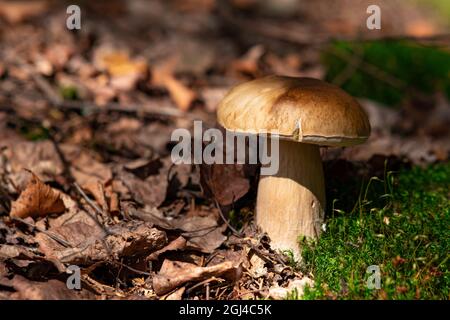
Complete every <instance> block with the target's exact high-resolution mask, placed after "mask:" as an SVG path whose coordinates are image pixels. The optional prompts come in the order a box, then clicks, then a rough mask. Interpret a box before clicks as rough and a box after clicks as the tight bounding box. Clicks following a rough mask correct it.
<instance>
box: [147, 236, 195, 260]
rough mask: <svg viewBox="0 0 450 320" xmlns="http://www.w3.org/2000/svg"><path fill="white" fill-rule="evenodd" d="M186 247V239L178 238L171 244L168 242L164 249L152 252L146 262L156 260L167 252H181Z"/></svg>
mask: <svg viewBox="0 0 450 320" xmlns="http://www.w3.org/2000/svg"><path fill="white" fill-rule="evenodd" d="M185 247H186V239H185V238H183V237H178V238H176V239H175V240H173V241H172V242H170V243H169V244H168V245H167V246H165V247H164V248H162V249H160V250H158V251H155V252H153V253H152V254H151V255H149V256H148V257H147V260H150V261H151V260H157V259H158V257H159V256H160V255H161V254H163V253H165V252H168V251H176V250H183V249H184V248H185Z"/></svg>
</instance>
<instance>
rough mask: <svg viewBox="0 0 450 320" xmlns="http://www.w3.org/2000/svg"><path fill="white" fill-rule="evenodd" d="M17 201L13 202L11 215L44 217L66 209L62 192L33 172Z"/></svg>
mask: <svg viewBox="0 0 450 320" xmlns="http://www.w3.org/2000/svg"><path fill="white" fill-rule="evenodd" d="M31 174H32V177H31V179H30V181H29V182H28V184H27V187H26V188H25V190H23V191H22V192H21V194H20V196H19V198H18V199H17V200H16V201H13V202H12V204H11V212H10V216H11V217H18V218H26V217H44V216H46V215H49V214H58V213H63V212H64V210H65V209H66V208H65V206H64V202H63V201H62V200H61V197H60V193H59V192H58V191H55V190H54V189H52V188H51V187H49V186H47V185H45V184H44V183H42V181H41V180H39V178H38V177H37V176H36V175H35V174H33V173H31Z"/></svg>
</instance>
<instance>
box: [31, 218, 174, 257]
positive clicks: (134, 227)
mask: <svg viewBox="0 0 450 320" xmlns="http://www.w3.org/2000/svg"><path fill="white" fill-rule="evenodd" d="M49 231H51V232H52V233H54V234H55V235H57V236H59V237H61V238H62V239H64V240H65V241H67V242H68V243H70V245H71V247H70V248H67V247H64V246H63V245H61V244H60V243H58V242H56V241H55V240H53V239H52V238H50V237H49V236H47V235H46V234H43V233H40V234H38V235H37V236H36V241H37V242H38V243H39V248H40V250H41V251H42V252H43V253H44V254H45V256H46V257H49V258H54V259H57V260H59V261H61V262H62V263H70V264H83V265H84V264H90V263H94V262H97V261H110V260H111V259H114V260H117V261H119V260H120V259H121V258H131V257H135V258H138V257H143V256H147V255H149V254H150V253H151V252H153V251H156V250H159V249H161V248H162V247H163V246H164V245H165V244H166V242H167V238H166V234H165V233H164V232H163V231H160V230H158V229H156V228H152V225H151V224H149V223H146V222H142V221H136V220H133V221H128V222H120V223H118V224H116V225H113V226H111V227H109V232H110V234H105V233H104V231H103V230H101V229H98V228H96V227H94V226H90V225H88V224H86V223H83V222H81V221H77V222H73V223H66V224H64V225H62V226H61V227H56V228H52V229H50V230H49Z"/></svg>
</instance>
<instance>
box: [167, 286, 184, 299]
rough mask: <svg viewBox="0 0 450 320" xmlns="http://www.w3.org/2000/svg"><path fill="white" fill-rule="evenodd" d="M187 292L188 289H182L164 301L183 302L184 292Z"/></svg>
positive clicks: (169, 295)
mask: <svg viewBox="0 0 450 320" xmlns="http://www.w3.org/2000/svg"><path fill="white" fill-rule="evenodd" d="M185 291H186V287H181V288H179V289H177V290H175V291H174V292H172V293H170V294H168V295H167V296H166V297H165V299H164V300H181V299H182V297H183V294H184V292H185Z"/></svg>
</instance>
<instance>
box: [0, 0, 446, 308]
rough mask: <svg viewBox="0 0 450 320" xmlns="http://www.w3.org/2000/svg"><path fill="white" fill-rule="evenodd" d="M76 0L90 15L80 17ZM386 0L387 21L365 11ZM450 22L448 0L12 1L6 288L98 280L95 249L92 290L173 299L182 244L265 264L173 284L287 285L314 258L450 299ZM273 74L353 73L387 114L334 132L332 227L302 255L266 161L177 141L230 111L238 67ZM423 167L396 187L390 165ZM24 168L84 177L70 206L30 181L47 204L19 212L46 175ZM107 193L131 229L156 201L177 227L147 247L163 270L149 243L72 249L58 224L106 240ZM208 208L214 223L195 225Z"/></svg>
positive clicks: (340, 82)
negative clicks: (279, 222)
mask: <svg viewBox="0 0 450 320" xmlns="http://www.w3.org/2000/svg"><path fill="white" fill-rule="evenodd" d="M74 4H75V5H78V6H79V8H80V10H81V12H80V13H81V25H80V27H81V28H80V29H79V30H68V28H67V27H66V21H67V19H68V18H69V17H70V14H68V13H67V12H66V10H67V8H68V6H70V5H74ZM373 4H376V5H378V6H379V8H380V9H381V29H379V30H369V29H368V28H367V24H366V22H367V19H368V18H369V17H370V15H371V13H367V8H368V7H369V6H370V5H373ZM449 24H450V1H448V0H378V1H373V0H340V1H334V0H315V1H308V0H229V1H221V0H172V1H162V0H161V1H156V0H155V1H152V0H128V1H119V0H108V1H106V0H105V1H103V0H97V1H87V0H86V1H81V0H80V1H75V0H74V1H61V0H58V1H56V0H17V1H13V0H0V299H3V298H14V297H16V298H17V297H19V298H27V299H42V298H57V299H60V298H63V299H67V298H80V296H76V294H78V293H74V292H73V291H70V290H66V287H65V284H64V283H63V282H61V281H59V280H61V278H64V275H65V273H64V263H66V265H67V263H78V261H84V262H86V261H88V262H86V265H85V266H86V267H87V268H86V269H85V270H86V272H85V274H86V275H87V278H83V279H84V280H83V284H84V285H86V286H88V287H89V288H90V290H91V291H92V292H94V293H95V295H94V296H92V295H91V296H89V295H88V296H84V297H83V298H93V297H96V298H99V297H102V298H104V297H111V296H113V297H116V298H117V297H122V298H123V297H125V298H136V297H140V298H142V297H146V298H149V299H155V298H166V296H165V295H156V294H155V292H154V291H153V289H154V287H152V285H151V281H152V277H153V276H154V275H155V273H158V274H159V272H160V268H162V267H161V265H162V263H163V261H169V260H168V258H172V259H174V260H177V261H184V262H186V263H187V262H189V263H190V265H189V267H193V268H200V270H203V269H202V268H204V267H205V266H209V265H216V264H218V263H221V262H223V261H233V262H235V261H237V260H238V258H239V259H241V258H240V257H241V256H244V257H245V259H246V260H245V259H244V260H245V261H246V262H245V263H246V264H245V266H246V268H247V269H246V270H247V271H248V272H247V273H245V275H244V276H243V277H242V278H241V279H240V280H239V281H238V282H236V285H235V286H234V287H233V286H230V285H228V284H227V283H226V282H225V283H223V284H222V282H220V283H215V282H214V284H213V283H212V282H211V287H209V282H208V283H207V282H205V283H203V282H202V283H199V284H198V285H197V284H195V285H193V286H191V285H189V286H187V289H186V286H182V287H181V288H180V289H179V290H178V289H177V291H176V292H174V295H173V296H172V298H178V299H181V298H182V297H183V298H192V297H200V298H201V299H208V298H210V297H211V298H213V299H230V298H235V299H238V298H239V299H241V298H242V299H246V298H248V299H250V298H266V297H268V296H270V297H272V298H285V296H286V294H287V293H289V292H290V290H291V289H292V288H293V287H292V286H291V285H292V283H294V282H293V281H294V280H295V281H297V282H296V285H297V286H298V288H300V289H301V290H303V287H304V286H305V284H304V283H305V282H301V280H303V279H304V276H308V277H311V278H314V277H315V278H314V279H315V281H316V283H318V285H317V288H318V289H317V291H316V292H315V293H313V294H310V296H309V297H310V298H326V299H328V298H332V299H335V298H344V299H347V298H357V299H361V298H377V299H388V298H408V299H422V298H425V299H427V298H430V299H431V298H437V299H448V297H449V291H448V290H449V287H450V286H449V284H448V279H449V277H448V263H446V261H448V246H449V243H450V242H449V240H448V239H449V238H448V236H449V235H448V219H449V217H450V215H449V212H450V211H449V201H448V199H449V194H448V185H449V180H450V170H449V166H448V158H449V155H450V105H449V101H450V51H449V45H450V25H449ZM270 74H279V75H289V76H298V77H314V78H319V79H323V80H325V81H328V82H331V83H334V84H335V85H337V86H340V87H341V88H343V89H344V90H346V91H347V92H348V93H350V94H351V95H353V96H355V97H357V98H358V100H359V101H360V102H361V104H362V106H363V107H364V109H365V110H366V112H367V114H368V116H369V119H370V122H371V125H372V134H371V136H370V138H369V140H368V141H367V142H366V143H364V144H362V145H359V146H356V147H353V148H346V149H339V148H334V149H333V148H331V149H323V150H321V152H322V156H323V159H324V167H325V176H326V181H327V198H328V203H327V205H328V208H327V220H326V228H328V229H327V230H329V231H327V232H325V233H324V236H323V237H322V238H321V240H320V243H319V246H318V247H317V248H318V249H316V251H314V250H313V249H312V251H305V252H306V253H305V261H306V262H307V264H306V266H307V268H305V269H302V270H299V269H298V268H297V267H296V266H295V263H291V264H289V261H288V260H286V259H287V258H286V257H285V256H283V257H280V256H277V255H275V253H274V252H272V251H270V248H269V245H268V240H267V239H266V238H264V237H261V236H260V235H258V234H257V232H256V231H255V228H254V225H253V223H252V221H253V207H254V201H255V195H256V183H257V178H258V170H257V169H258V167H257V166H228V165H212V166H205V165H202V166H199V167H191V166H188V165H180V166H176V167H174V166H172V163H171V159H170V151H171V149H172V147H173V145H174V143H173V142H171V141H170V135H171V133H172V131H173V130H174V129H177V128H187V129H192V124H193V120H194V119H200V120H203V126H204V128H207V127H213V126H216V116H215V111H216V107H217V105H218V103H219V101H220V100H221V99H222V97H223V96H224V94H225V93H226V92H227V91H228V90H229V89H230V88H231V87H232V86H234V85H236V84H238V83H241V82H244V81H248V80H251V79H254V78H258V77H262V76H265V75H270ZM429 165H436V167H430V169H424V171H420V170H421V169H417V167H422V168H428V166H429ZM405 168H406V169H407V171H406V173H402V175H401V176H400V178H399V180H395V181H397V182H396V184H395V188H394V190H395V192H394V191H392V185H393V181H394V180H392V179H391V177H392V176H390V175H388V174H387V173H388V172H391V171H397V170H403V169H405ZM411 168H414V169H411ZM23 169H28V170H31V171H32V172H33V173H34V174H35V175H36V177H38V178H39V179H40V181H42V182H43V183H45V184H46V185H45V186H51V187H52V188H53V189H52V190H53V192H57V195H58V194H61V195H63V196H65V197H63V198H64V199H65V200H64V201H65V204H64V206H63V207H62V209H63V210H62V212H61V210H59V211H60V212H59V213H60V214H61V213H62V214H61V215H60V216H57V217H55V216H54V215H48V213H49V212H42V205H41V203H42V201H47V200H46V199H49V196H48V193H49V192H50V191H48V190H47V189H42V188H44V187H42V188H41V189H40V191H39V190H38V191H39V192H34V193H32V192H31V191H33V190H31V191H28V192H29V193H31V194H33V195H37V196H36V197H35V198H33V199H35V200H36V199H37V200H36V201H37V207H36V206H35V205H36V203H32V204H29V203H28V204H23V203H22V204H23V208H22V209H23V210H22V211H21V216H22V218H24V219H28V220H26V221H25V222H23V221H19V222H18V221H17V220H14V219H11V217H10V216H11V212H12V211H13V207H14V203H17V202H20V201H19V200H18V199H21V198H19V196H20V195H21V194H22V193H21V191H23V190H24V189H25V188H31V187H30V184H27V182H26V181H27V179H28V181H29V172H27V171H24V170H23ZM410 169H411V170H410ZM402 172H403V171H402ZM373 177H375V178H377V179H378V180H376V181H377V182H376V183H373V184H372V185H371V189H369V185H368V184H370V183H371V182H373V181H374V180H373V179H372V178H373ZM396 177H397V176H396ZM398 181H400V182H399V183H398ZM74 183H77V185H78V186H80V187H81V189H83V190H84V192H86V194H87V195H86V194H82V193H80V191H79V190H81V189H78V188H76V187H75V184H74ZM377 183H378V184H377ZM374 185H375V186H374ZM399 185H400V186H399ZM39 186H43V184H40V185H39ZM398 186H399V187H398ZM397 187H398V189H396V188H397ZM25 190H28V189H25ZM42 190H47V191H46V192H47V193H45V194H44V196H43V195H42ZM55 190H56V191H55ZM364 190H365V195H364V198H362V194H363V191H364ZM50 194H51V192H50ZM366 196H368V198H367V199H366ZM89 197H90V198H89ZM50 198H51V197H50ZM369 198H370V199H369ZM372 198H373V199H372ZM87 199H92V200H91V201H90V202H89V201H87ZM22 200H23V199H22ZM335 200H336V201H335ZM39 201H41V202H39ZM67 201H69V202H67ZM93 202H95V203H96V204H97V206H98V207H97V208H96V209H95V210H94V209H93V208H95V206H94V205H92V203H93ZM16 206H17V204H16ZM99 208H100V209H99ZM16 209H17V208H16ZM59 209H61V204H60V206H59ZM92 210H94V211H96V210H97V211H98V210H100V211H101V213H102V215H101V222H102V223H100V226H103V227H104V226H108V227H113V228H118V230H119V231H120V232H118V233H119V234H122V233H123V234H128V233H127V232H128V231H129V232H132V231H133V230H134V231H136V228H135V223H140V222H142V221H141V220H144V221H147V222H150V223H151V225H152V226H153V225H155V226H157V227H158V228H159V231H158V232H160V233H159V234H160V236H161V238H160V239H159V241H161V243H159V244H160V247H158V248H159V249H160V248H161V247H163V246H165V245H167V243H166V242H167V241H174V240H175V239H178V242H175V243H172V242H170V243H171V247H169V248H168V249H166V250H167V251H168V253H166V252H165V251H164V250H165V249H163V251H162V252H159V251H158V252H157V253H156V254H154V255H153V254H152V256H149V254H150V253H149V252H139V254H141V255H142V256H148V258H149V259H150V260H152V261H153V269H152V268H151V267H150V268H149V267H148V265H146V264H145V263H143V262H142V260H139V259H137V260H136V259H135V256H134V253H135V252H134V251H133V250H140V249H142V248H140V247H135V248H132V249H129V250H128V251H126V250H124V252H119V253H118V257H119V258H117V257H116V258H117V259H109V260H108V259H105V258H104V257H105V255H104V253H102V252H100V253H99V252H97V251H95V250H91V251H88V252H87V253H84V255H81V257H79V259H80V260H64V259H62V258H61V257H65V256H64V253H65V251H64V250H65V249H66V248H64V246H61V245H55V243H52V242H51V240H49V239H46V238H45V236H43V234H45V232H48V231H50V232H52V233H53V234H54V235H58V237H61V238H63V239H69V240H70V241H72V242H73V243H76V244H77V246H80V244H83V243H85V242H86V241H87V239H88V240H89V239H92V238H94V240H98V239H103V237H104V234H103V230H102V229H101V228H99V225H98V224H95V223H93V222H92V219H91V220H90V219H89V218H86V217H87V214H86V212H90V211H92ZM94 211H92V212H94ZM36 212H38V213H39V214H40V217H36V216H33V215H35V214H36ZM92 212H91V213H92ZM399 212H400V213H399ZM94 213H95V212H94ZM222 214H224V215H225V216H226V217H225V218H224V217H223V216H222ZM335 215H336V216H335ZM30 216H31V217H30ZM73 217H75V218H74V220H76V222H73V223H78V224H77V225H75V226H74V225H73V224H72V229H70V228H64V225H65V223H66V222H67V221H69V222H72V221H73V219H72V218H73ZM32 218H34V219H35V220H33V219H32ZM133 218H134V219H133ZM138 221H139V222H138ZM227 221H228V222H227ZM34 223H36V225H37V226H38V227H39V228H40V229H38V230H39V232H38V231H36V229H35V228H34V227H33V225H34ZM30 224H31V227H30ZM79 224H81V226H82V227H80V226H79ZM86 224H88V226H86ZM229 225H231V226H234V228H235V229H237V230H239V231H240V232H242V233H243V234H245V236H246V238H245V241H247V242H244V239H242V238H239V237H236V236H235V233H234V232H232V229H231V228H229ZM205 226H206V227H208V228H211V229H212V230H213V232H209V233H207V234H203V233H202V234H201V235H199V234H198V232H197V234H196V233H195V232H193V230H197V229H198V228H200V227H201V228H204V227H205ZM88 227H89V228H88ZM147 227H148V226H147ZM120 228H122V229H120ZM144 229H145V228H144ZM42 230H44V231H42ZM86 230H88V231H89V232H87V231H86ZM91 230H94V231H91ZM130 230H132V231H130ZM139 230H141V231H142V229H139ZM145 230H147V229H145ZM151 230H153V229H151ZM161 230H162V231H161ZM180 230H181V231H180ZM134 231H133V232H134ZM153 231H154V230H153ZM162 232H164V233H162ZM180 234H181V235H183V237H185V238H182V237H181V243H180V241H179V240H180V239H179V238H177V237H178V236H180ZM133 235H134V236H136V237H138V238H139V236H142V234H141V235H139V234H137V235H136V234H133ZM166 235H167V238H164V237H166ZM194 235H195V236H194ZM146 237H147V235H146ZM147 238H148V237H147ZM147 238H146V239H147ZM163 238H164V239H165V240H164V239H163ZM139 239H140V238H139ZM336 239H337V240H336ZM122 240H123V239H122ZM49 241H50V242H49ZM164 241H166V242H164ZM183 241H184V242H183ZM162 242H164V243H162ZM63 243H64V242H63ZM38 248H39V249H38ZM255 248H257V250H256V249H255ZM355 248H357V249H355ZM154 249H155V248H152V250H154ZM39 250H40V251H39ZM83 250H84V249H83ZM177 250H178V251H177ZM130 252H131V253H132V254H133V255H132V256H131V257H130V256H127V255H126V254H127V253H128V254H129V255H130ZM308 252H309V253H308ZM317 252H318V253H317ZM102 254H103V255H102ZM44 256H45V257H46V259H44V258H43V257H44ZM48 257H53V258H54V259H52V260H49V259H47V258H48ZM55 257H56V258H55ZM261 257H263V258H264V259H262V258H261ZM258 259H259V260H258ZM283 259H284V260H283ZM280 261H281V262H280ZM291 262H292V261H291ZM369 264H377V265H378V264H380V265H381V267H382V271H383V277H385V278H383V283H385V287H383V290H379V291H370V290H367V288H366V286H365V278H364V277H365V272H366V271H365V270H366V268H367V265H369ZM280 265H281V267H280ZM249 266H252V267H249ZM186 268H187V267H186ZM136 270H137V271H136ZM173 270H175V271H176V272H175V271H174V272H175V273H174V274H170V273H169V272H168V271H167V272H168V275H167V277H168V278H169V279H170V278H171V277H173V276H178V273H177V272H178V271H179V270H178V269H176V268H175V269H173ZM173 270H172V271H173ZM177 270H178V271H177ZM195 270H197V271H198V270H199V269H195ZM233 270H234V269H233ZM280 270H281V271H280ZM197 271H196V272H197ZM228 271H230V270H228ZM199 272H200V271H199ZM258 272H260V274H259V273H258ZM13 274H14V275H17V276H15V277H14V278H13V276H12V275H13ZM183 274H185V275H186V272H184V273H183ZM196 274H197V273H196ZM255 274H258V275H256V276H255ZM144 275H145V277H144ZM6 276H7V277H6ZM22 276H23V277H22ZM66 276H67V275H66ZM48 279H52V280H50V281H46V280H48ZM58 279H59V280H58ZM385 279H386V282H384V281H385ZM389 279H390V280H389ZM197 280H198V279H197ZM201 280H205V279H204V278H202V279H201ZM235 280H236V279H235ZM183 281H184V282H183V283H187V282H189V283H191V282H190V281H192V279H189V278H188V279H184V280H183ZM199 281H200V280H199ZM298 281H300V285H299V282H298ZM194 283H195V281H194ZM191 284H192V283H191ZM281 287H282V290H281V289H280V288H281ZM2 288H7V290H3V289H2ZM11 288H14V289H11ZM30 288H31V289H30ZM55 288H60V289H61V288H62V289H61V290H59V289H58V290H56V289H55ZM258 288H259V289H258ZM34 289H36V290H34ZM53 289H55V290H53ZM63 289H64V290H65V291H64V290H63ZM169 289H170V290H172V289H175V288H169ZM210 289H211V291H209V290H210ZM300 289H299V290H300ZM185 290H186V291H185ZM274 290H275V291H274ZM277 290H278V291H277ZM280 290H281V292H282V293H281V294H280V293H279V292H280ZM283 290H284V291H283ZM91 291H90V292H91ZM165 292H166V291H164V294H165ZM277 292H278V293H277ZM84 293H86V292H85V291H83V294H84ZM292 297H293V298H298V295H297V293H296V294H295V295H294V296H292Z"/></svg>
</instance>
